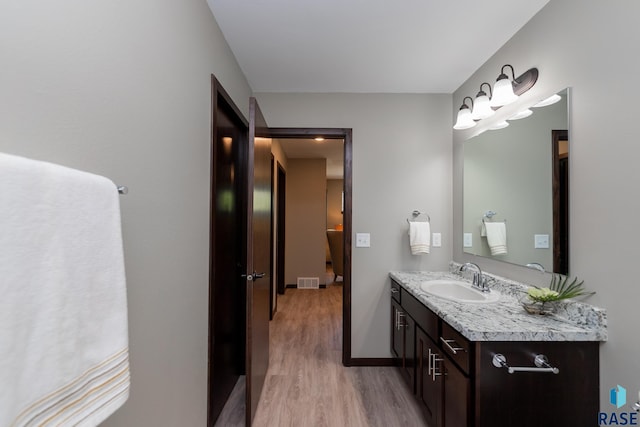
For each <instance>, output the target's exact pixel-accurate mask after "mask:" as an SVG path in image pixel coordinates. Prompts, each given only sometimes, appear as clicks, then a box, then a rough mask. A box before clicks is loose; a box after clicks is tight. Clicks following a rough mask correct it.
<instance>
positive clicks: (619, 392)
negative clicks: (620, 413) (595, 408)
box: [609, 384, 627, 409]
mask: <svg viewBox="0 0 640 427" xmlns="http://www.w3.org/2000/svg"><path fill="white" fill-rule="evenodd" d="M609 402H611V404H612V405H613V406H615V407H616V408H618V409H620V408H621V407H623V406H624V405H626V403H627V389H626V388H624V387H622V386H621V385H620V384H618V385H617V386H616V387H615V388H612V389H611V391H609Z"/></svg>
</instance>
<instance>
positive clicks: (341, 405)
mask: <svg viewBox="0 0 640 427" xmlns="http://www.w3.org/2000/svg"><path fill="white" fill-rule="evenodd" d="M270 326H271V332H270V345H271V349H270V361H269V370H268V372H267V378H266V381H265V385H264V389H263V391H262V397H261V399H260V403H259V405H258V411H257V413H256V416H255V419H254V422H253V426H255V427H280V426H317V427H324V426H327V427H334V426H335V427H342V426H349V427H351V426H354V427H359V426H362V427H368V426H376V427H377V426H380V427H390V426H426V425H427V424H426V422H425V421H424V418H423V416H422V414H421V412H420V409H419V407H418V405H417V403H416V402H415V400H414V397H413V396H412V395H411V393H410V392H409V390H408V387H407V386H406V385H405V384H404V383H403V380H402V379H401V377H400V375H399V373H398V372H397V371H396V369H395V368H391V367H350V368H345V367H344V366H342V362H341V360H342V348H341V346H342V287H341V286H340V285H339V284H338V285H335V284H330V285H328V286H327V288H326V289H317V290H315V289H314V290H311V289H287V291H286V294H285V295H279V296H278V312H277V313H276V315H275V317H274V319H273V320H272V321H271V325H270ZM380 339H381V340H385V342H386V341H387V340H388V337H386V336H381V337H380ZM234 395H235V397H234V396H232V398H230V399H229V402H228V404H227V406H226V407H225V410H224V411H223V413H222V414H221V416H220V418H219V420H218V422H217V423H216V425H217V426H238V427H241V426H244V403H243V400H244V387H243V384H242V381H241V382H240V383H239V385H238V386H237V387H236V390H234Z"/></svg>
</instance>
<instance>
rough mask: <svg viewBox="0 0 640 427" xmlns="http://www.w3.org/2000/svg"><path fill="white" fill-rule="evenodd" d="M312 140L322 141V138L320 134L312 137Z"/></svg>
mask: <svg viewBox="0 0 640 427" xmlns="http://www.w3.org/2000/svg"><path fill="white" fill-rule="evenodd" d="M313 140H314V141H316V142H323V141H324V138H323V137H321V136H317V137H315V138H313Z"/></svg>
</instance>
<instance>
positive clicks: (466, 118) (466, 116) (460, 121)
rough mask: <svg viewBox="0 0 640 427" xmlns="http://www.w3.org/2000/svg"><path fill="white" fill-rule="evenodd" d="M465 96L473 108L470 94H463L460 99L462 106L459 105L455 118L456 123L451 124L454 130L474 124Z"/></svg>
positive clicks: (470, 126)
mask: <svg viewBox="0 0 640 427" xmlns="http://www.w3.org/2000/svg"><path fill="white" fill-rule="evenodd" d="M467 98H469V101H470V102H471V108H473V99H472V98H471V97H470V96H465V97H464V98H463V99H462V106H460V110H458V118H457V120H456V124H455V125H453V128H454V129H456V130H462V129H469V128H472V127H474V126H475V125H476V122H474V121H473V118H472V117H471V110H470V109H469V106H468V105H467V104H466V102H465V100H466V99H467Z"/></svg>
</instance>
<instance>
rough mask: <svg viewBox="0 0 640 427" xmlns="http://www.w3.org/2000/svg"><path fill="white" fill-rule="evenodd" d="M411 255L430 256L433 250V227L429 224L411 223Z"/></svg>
mask: <svg viewBox="0 0 640 427" xmlns="http://www.w3.org/2000/svg"><path fill="white" fill-rule="evenodd" d="M409 247H410V248H411V255H419V254H428V253H429V250H430V248H431V226H430V225H429V223H428V222H418V221H409Z"/></svg>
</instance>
